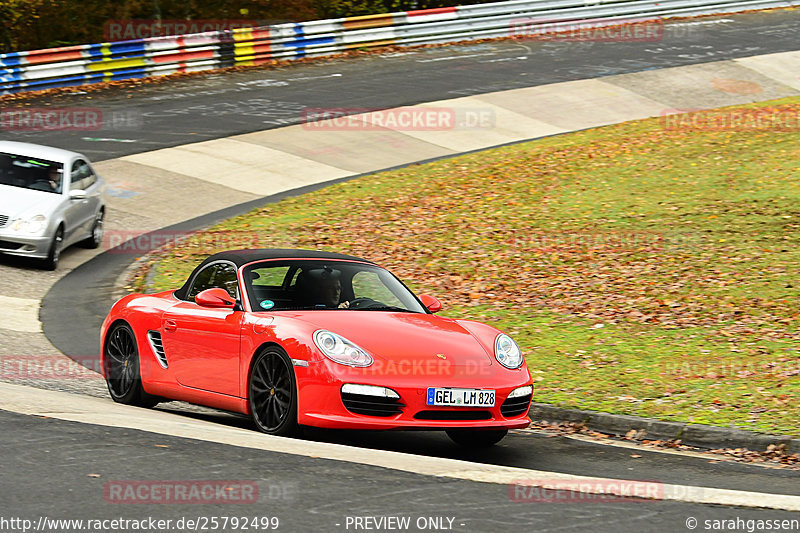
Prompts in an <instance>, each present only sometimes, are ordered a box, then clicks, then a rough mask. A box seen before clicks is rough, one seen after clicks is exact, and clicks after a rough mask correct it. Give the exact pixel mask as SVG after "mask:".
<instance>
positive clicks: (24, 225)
mask: <svg viewBox="0 0 800 533" xmlns="http://www.w3.org/2000/svg"><path fill="white" fill-rule="evenodd" d="M45 227H47V218H46V217H45V216H44V215H36V216H35V217H31V218H16V219H14V221H13V222H12V223H11V229H13V230H14V231H18V232H20V233H23V232H25V233H41V232H42V230H44V228H45Z"/></svg>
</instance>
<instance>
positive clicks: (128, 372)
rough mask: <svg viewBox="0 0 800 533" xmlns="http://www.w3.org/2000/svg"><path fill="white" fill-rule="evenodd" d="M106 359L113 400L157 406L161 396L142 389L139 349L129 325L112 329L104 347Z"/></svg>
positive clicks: (141, 405) (110, 392)
mask: <svg viewBox="0 0 800 533" xmlns="http://www.w3.org/2000/svg"><path fill="white" fill-rule="evenodd" d="M103 361H104V365H105V375H106V384H107V385H108V392H109V394H110V395H111V399H112V400H114V401H115V402H117V403H124V404H126V405H135V406H137V407H153V406H155V405H156V404H157V403H158V402H159V400H160V399H159V398H158V397H156V396H152V395H150V394H147V393H146V392H145V391H144V389H143V388H142V379H141V374H140V372H139V349H138V348H137V344H136V336H135V335H134V333H133V330H132V329H131V327H130V326H129V325H128V324H125V323H120V324H117V325H115V326H113V327H112V328H111V332H110V333H109V334H108V339H107V340H106V343H105V348H104V349H103Z"/></svg>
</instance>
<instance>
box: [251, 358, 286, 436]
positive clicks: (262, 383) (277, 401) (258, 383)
mask: <svg viewBox="0 0 800 533" xmlns="http://www.w3.org/2000/svg"><path fill="white" fill-rule="evenodd" d="M247 390H248V395H247V396H248V401H249V403H250V412H251V414H252V417H253V422H254V423H255V425H256V427H257V428H258V429H259V431H263V432H264V433H269V434H270V435H281V436H290V435H294V434H295V433H297V429H298V426H297V393H296V390H297V386H296V381H295V376H294V369H293V368H292V362H291V360H290V359H289V356H288V355H286V352H284V351H283V350H281V349H280V348H278V347H277V346H269V347H267V348H264V349H263V350H262V351H260V352H259V353H258V355H256V357H255V361H254V362H253V368H252V370H251V372H250V380H249V383H248V387H247Z"/></svg>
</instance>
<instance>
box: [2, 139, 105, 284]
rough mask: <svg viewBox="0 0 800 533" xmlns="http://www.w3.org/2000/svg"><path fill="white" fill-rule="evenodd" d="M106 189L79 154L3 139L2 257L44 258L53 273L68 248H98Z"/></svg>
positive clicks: (101, 232)
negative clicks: (81, 246) (80, 246)
mask: <svg viewBox="0 0 800 533" xmlns="http://www.w3.org/2000/svg"><path fill="white" fill-rule="evenodd" d="M105 188H106V183H105V181H103V179H102V178H101V177H100V176H98V175H97V173H96V172H95V171H94V169H93V168H92V165H91V163H89V160H88V159H87V158H86V157H84V156H83V155H81V154H79V153H76V152H70V151H68V150H62V149H60V148H51V147H48V146H40V145H37V144H29V143H21V142H14V141H0V253H2V254H9V255H18V256H24V257H32V258H36V259H41V260H42V264H43V266H44V267H45V268H47V269H49V270H55V268H56V267H57V266H58V259H59V257H60V255H61V250H63V249H64V248H66V247H68V246H72V245H73V244H78V243H80V244H81V245H83V246H86V247H87V248H97V247H98V246H100V244H101V243H102V241H103V218H104V216H105V212H106V202H105Z"/></svg>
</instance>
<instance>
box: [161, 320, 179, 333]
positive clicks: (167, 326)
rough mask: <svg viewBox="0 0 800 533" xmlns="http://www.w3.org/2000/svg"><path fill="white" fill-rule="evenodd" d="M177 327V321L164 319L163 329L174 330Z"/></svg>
mask: <svg viewBox="0 0 800 533" xmlns="http://www.w3.org/2000/svg"><path fill="white" fill-rule="evenodd" d="M176 329H178V323H177V322H175V321H174V320H169V319H167V320H165V321H164V331H175V330H176Z"/></svg>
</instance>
